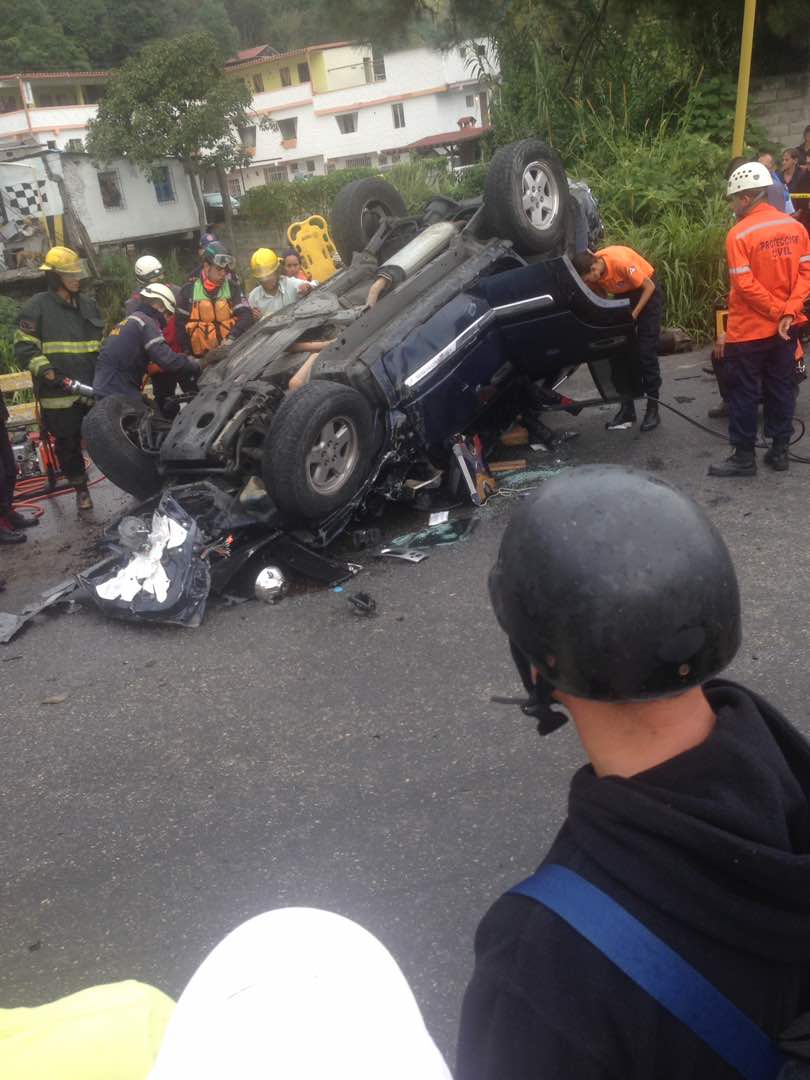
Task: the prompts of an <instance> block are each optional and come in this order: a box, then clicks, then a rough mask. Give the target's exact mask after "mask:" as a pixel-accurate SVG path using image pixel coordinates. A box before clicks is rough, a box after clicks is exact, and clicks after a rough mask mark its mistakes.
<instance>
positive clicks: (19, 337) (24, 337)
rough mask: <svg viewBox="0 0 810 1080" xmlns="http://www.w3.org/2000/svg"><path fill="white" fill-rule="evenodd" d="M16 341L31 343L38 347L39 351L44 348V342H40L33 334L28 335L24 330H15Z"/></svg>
mask: <svg viewBox="0 0 810 1080" xmlns="http://www.w3.org/2000/svg"><path fill="white" fill-rule="evenodd" d="M14 340H15V341H29V342H30V343H31V344H32V345H36V347H37V348H38V349H41V348H42V342H41V341H40V340H39V338H38V337H34V335H33V334H26V333H25V331H24V330H15V331H14Z"/></svg>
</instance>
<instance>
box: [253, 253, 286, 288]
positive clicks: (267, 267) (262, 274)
mask: <svg viewBox="0 0 810 1080" xmlns="http://www.w3.org/2000/svg"><path fill="white" fill-rule="evenodd" d="M278 267H279V257H278V255H276V253H275V251H273V249H272V248H257V249H256V250H255V251H254V252H253V254H252V255H251V256H250V269H251V270H252V272H253V276H254V277H255V278H256V280H257V281H264V280H265V278H269V277H270V275H271V274H275V272H276V270H278Z"/></svg>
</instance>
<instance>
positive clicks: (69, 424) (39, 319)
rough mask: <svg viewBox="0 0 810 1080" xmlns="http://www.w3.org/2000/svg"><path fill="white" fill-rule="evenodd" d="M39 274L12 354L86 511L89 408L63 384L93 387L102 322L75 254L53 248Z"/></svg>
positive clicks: (61, 464) (19, 326) (70, 481)
mask: <svg viewBox="0 0 810 1080" xmlns="http://www.w3.org/2000/svg"><path fill="white" fill-rule="evenodd" d="M40 270H44V271H45V277H46V282H47V286H48V288H47V291H46V292H41V293H37V294H36V296H34V297H32V298H31V300H29V301H28V303H27V304H25V306H24V307H23V309H22V311H21V312H20V318H19V321H18V324H17V332H16V334H15V335H14V355H15V356H16V358H17V361H18V363H19V364H20V365H21V367H25V368H28V370H29V371H30V372H31V375H32V377H33V380H34V392H35V394H36V396H37V400H38V402H39V407H40V409H41V410H42V417H43V421H44V424H45V427H46V428H47V430H48V431H49V432H50V433H51V434H52V435H53V436H54V438H55V440H56V455H57V457H58V458H59V464H60V467H61V469H62V473H63V474H64V476H65V479H66V480H67V481H68V482H69V483H70V484H72V485H73V487H75V489H76V502H77V506H78V508H79V510H90V509H91V508H92V506H93V502H92V500H91V498H90V492H89V491H88V490H87V473H86V471H85V467H84V456H83V454H82V446H81V433H82V420H83V419H84V415H85V413H86V412H87V409H88V403H87V402H86V401H85V400H84V399H82V398H80V397H79V396H78V395H77V394H74V393H72V392H71V391H70V390H68V389H66V388H65V387H64V385H63V383H64V380H65V379H75V380H76V381H78V382H81V383H85V384H87V385H91V386H92V383H93V373H94V370H95V363H96V357H97V356H98V351H99V348H100V347H101V337H102V329H103V325H104V320H103V319H102V317H101V312H100V311H99V309H98V305H97V304H96V302H95V300H94V299H93V298H92V297H90V296H85V295H84V294H82V292H81V279H82V275H83V269H82V265H81V261H80V259H79V256H78V255H77V254H76V252H75V251H72V250H71V249H70V248H66V247H52V248H51V249H50V251H49V252H48V254H47V255H46V256H45V261H44V263H43V264H42V266H41V267H40Z"/></svg>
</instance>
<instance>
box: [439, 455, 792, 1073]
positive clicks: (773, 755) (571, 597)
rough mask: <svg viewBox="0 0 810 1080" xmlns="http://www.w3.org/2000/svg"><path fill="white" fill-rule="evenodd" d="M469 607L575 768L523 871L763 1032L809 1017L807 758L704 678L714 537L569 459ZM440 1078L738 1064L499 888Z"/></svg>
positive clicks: (715, 630) (718, 611)
mask: <svg viewBox="0 0 810 1080" xmlns="http://www.w3.org/2000/svg"><path fill="white" fill-rule="evenodd" d="M628 514H629V515H630V518H629V519H628ZM490 594H491V597H492V601H493V606H494V608H495V612H496V615H497V617H498V621H499V623H500V624H501V627H502V628H503V629H504V630H505V631H506V633H507V635H508V637H509V639H510V644H511V647H512V654H513V656H514V658H515V661H516V664H517V666H518V670H519V672H520V674H521V677H522V679H523V682H524V685H525V687H526V689H527V692H528V695H529V698H528V701H527V702H526V703H525V704H524V711H526V712H527V713H528V714H529V715H531V716H533V717H535V718H536V719H537V720H538V729H539V731H540V733H541V734H548V733H550V732H551V731H553V730H555V729H556V728H557V727H559V726H560V725H561V724H563V723H565V722H566V721H567V720H571V721H573V723H574V726H575V727H576V730H577V734H578V736H579V739H580V742H581V743H582V746H583V748H584V750H585V752H586V754H587V756H588V758H589V761H590V764H589V765H586V766H584V767H583V768H581V769H580V770H579V771H578V772H577V773H576V774H575V776H574V778H573V781H572V784H571V789H570V795H569V805H568V817H567V819H566V821H565V823H564V825H563V827H562V829H561V830H560V832H559V834H558V835H557V838H556V840H555V841H554V844H553V845H552V848H551V850H550V852H549V853H548V855H547V856H546V859H545V860H544V864H548V863H556V864H561V865H562V866H563V867H566V868H567V869H569V870H573V871H575V872H576V873H577V874H579V875H581V876H582V877H584V878H585V879H586V880H587V881H588V882H590V883H592V884H593V885H595V886H597V887H598V888H599V889H601V890H602V891H603V892H605V893H607V894H608V895H609V896H610V897H612V898H613V900H615V901H616V902H617V903H619V904H620V905H621V906H622V907H624V908H625V909H626V910H627V911H628V912H629V913H630V914H631V915H633V916H635V917H636V918H637V919H638V920H639V921H640V922H641V923H643V924H644V925H645V926H646V927H647V928H648V929H649V930H651V931H652V932H653V933H654V934H655V935H657V936H658V937H659V938H660V939H661V940H662V941H663V942H665V943H666V944H667V945H669V946H670V948H672V949H673V950H675V951H676V952H677V953H678V954H680V956H681V957H682V958H683V959H684V960H686V961H687V962H688V963H690V964H691V965H692V966H693V967H695V968H697V970H698V971H699V972H701V973H702V974H703V975H704V976H705V978H707V979H708V980H709V981H710V982H711V983H713V984H714V986H715V987H716V988H717V989H718V990H719V991H720V992H721V993H722V994H724V995H726V996H727V997H728V998H729V999H730V1000H731V1001H732V1002H733V1003H734V1004H735V1005H736V1006H737V1007H738V1008H739V1009H741V1010H742V1011H743V1013H745V1014H746V1015H747V1016H748V1017H749V1018H750V1019H751V1020H752V1021H754V1022H755V1023H756V1024H757V1025H759V1027H760V1028H762V1029H763V1030H764V1032H765V1033H766V1034H767V1035H768V1036H769V1037H771V1038H775V1037H776V1036H778V1034H779V1033H780V1032H781V1031H783V1030H784V1028H785V1027H787V1025H788V1024H789V1023H790V1022H791V1021H792V1020H793V1019H794V1018H795V1017H796V1016H797V1015H798V1014H799V1013H801V1012H804V1011H806V1010H807V1009H808V1008H810V964H808V959H809V957H808V953H810V805H809V803H810V799H809V798H808V797H809V796H810V747H808V744H807V743H806V742H805V740H804V739H803V738H802V736H801V735H800V734H799V733H798V732H797V731H796V730H795V729H794V728H793V727H792V726H791V725H790V724H789V723H788V722H787V721H786V720H785V719H784V718H783V717H782V716H781V715H780V714H779V713H778V712H777V711H776V709H774V708H773V707H772V706H770V705H769V704H768V703H767V702H765V701H763V700H762V699H761V698H760V697H758V696H757V695H755V694H753V693H751V692H750V691H748V690H746V689H744V688H743V687H741V686H738V685H735V684H734V683H731V682H728V681H725V680H721V679H717V678H714V676H716V675H717V674H718V673H719V672H721V671H722V670H723V669H724V668H725V667H726V666H727V665H728V664H729V663H730V662H731V660H732V658H733V657H734V654H735V653H736V651H737V649H738V647H739V642H740V617H739V597H738V591H737V582H736V577H735V574H734V568H733V565H732V563H731V559H730V557H729V554H728V551H727V550H726V548H725V545H724V543H723V541H722V539H721V537H720V535H719V533H717V531H716V530H715V529H714V527H713V526H712V525H711V524H710V522H709V521H708V519H707V518H706V517H705V516H704V514H703V513H702V511H701V510H700V509H699V508H698V507H697V506H696V505H695V504H694V503H693V502H692V501H691V500H690V499H688V498H686V497H685V496H684V495H681V494H680V493H679V492H677V491H675V490H674V489H673V488H671V487H669V486H668V485H666V484H664V483H663V482H662V481H661V480H659V479H658V478H657V477H652V476H645V475H644V474H641V473H636V472H633V471H631V470H627V469H621V468H617V467H609V466H584V467H582V468H578V469H576V470H573V471H566V473H565V474H564V475H563V476H561V477H559V478H557V479H555V480H552V481H550V482H548V483H547V484H545V485H543V489H542V491H541V493H540V494H539V495H538V496H537V497H535V498H534V499H532V500H531V501H528V502H527V503H526V504H524V505H522V506H521V508H520V509H519V511H518V512H517V514H516V515H515V517H514V519H513V520H512V521H511V522H510V524H509V526H508V527H507V530H506V532H505V534H504V539H503V543H502V546H501V550H500V554H499V557H498V561H497V563H496V565H495V567H494V569H493V571H492V574H491V577H490ZM455 1075H456V1080H529V1078H531V1080H558V1078H560V1080H562V1078H568V1077H571V1078H572V1080H573V1078H576V1080H608V1078H610V1080H651V1078H652V1077H655V1078H656V1080H670V1078H671V1080H675V1078H677V1080H685V1078H696V1080H697V1078H700V1080H704V1078H707V1077H712V1078H713V1080H722V1078H726V1077H729V1078H730V1077H734V1076H738V1073H736V1072H735V1071H734V1070H733V1069H732V1068H731V1067H730V1066H729V1065H727V1064H726V1063H725V1062H724V1061H723V1060H721V1058H720V1057H719V1056H718V1055H717V1054H716V1053H715V1052H714V1051H713V1050H711V1049H710V1048H709V1046H708V1045H707V1044H706V1043H704V1042H703V1041H702V1040H701V1039H700V1038H699V1037H698V1036H697V1035H695V1034H694V1033H693V1032H692V1031H691V1030H690V1029H689V1028H688V1027H687V1026H685V1025H684V1024H683V1023H681V1022H680V1021H679V1020H676V1019H675V1018H674V1017H673V1016H672V1015H671V1014H670V1013H669V1012H667V1011H665V1009H664V1008H663V1007H662V1006H660V1005H659V1004H658V1003H657V1002H656V1001H655V1000H654V998H653V997H651V996H650V995H649V994H647V993H646V992H645V991H644V990H642V989H641V988H640V987H639V986H637V985H636V983H635V982H633V981H632V980H631V979H630V978H628V977H627V976H626V975H624V974H623V973H622V972H621V971H620V970H619V969H618V968H617V967H615V966H614V965H613V964H612V963H611V961H609V960H608V959H607V958H606V957H605V956H604V955H603V954H602V953H601V952H600V951H599V950H597V948H596V947H595V946H594V945H592V944H591V943H590V942H589V941H588V940H586V939H585V938H584V937H582V936H580V935H579V934H578V933H577V931H575V930H574V929H573V928H572V927H571V926H569V925H568V923H566V922H564V921H563V920H562V919H561V918H560V917H559V916H558V915H556V914H554V913H553V912H552V911H551V910H550V909H549V908H547V907H545V906H543V905H542V904H541V903H538V902H536V901H534V900H532V899H529V898H528V897H526V896H523V895H516V894H511V895H505V896H502V897H501V898H500V899H499V900H497V901H496V902H495V904H494V905H493V907H492V908H491V909H490V911H489V912H488V913H487V915H486V916H485V917H484V919H483V921H482V922H481V924H480V926H479V928H478V932H477V935H476V942H475V971H474V974H473V976H472V980H471V982H470V985H469V987H468V989H467V992H466V996H465V999H464V1006H463V1012H462V1020H461V1030H460V1035H459V1047H458V1065H457V1071H456V1074H455Z"/></svg>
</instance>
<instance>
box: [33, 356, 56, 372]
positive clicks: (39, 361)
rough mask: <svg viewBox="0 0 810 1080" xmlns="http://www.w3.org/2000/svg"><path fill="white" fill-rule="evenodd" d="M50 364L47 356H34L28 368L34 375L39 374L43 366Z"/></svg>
mask: <svg viewBox="0 0 810 1080" xmlns="http://www.w3.org/2000/svg"><path fill="white" fill-rule="evenodd" d="M50 366H51V362H50V360H49V359H48V357H47V356H32V357H31V360H30V362H29V364H28V370H29V371H30V372H31V374H32V375H37V374H38V373H39V372H40V371H42V369H43V368H46V367H50Z"/></svg>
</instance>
